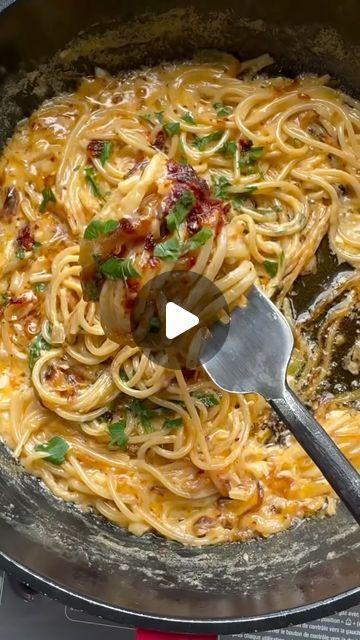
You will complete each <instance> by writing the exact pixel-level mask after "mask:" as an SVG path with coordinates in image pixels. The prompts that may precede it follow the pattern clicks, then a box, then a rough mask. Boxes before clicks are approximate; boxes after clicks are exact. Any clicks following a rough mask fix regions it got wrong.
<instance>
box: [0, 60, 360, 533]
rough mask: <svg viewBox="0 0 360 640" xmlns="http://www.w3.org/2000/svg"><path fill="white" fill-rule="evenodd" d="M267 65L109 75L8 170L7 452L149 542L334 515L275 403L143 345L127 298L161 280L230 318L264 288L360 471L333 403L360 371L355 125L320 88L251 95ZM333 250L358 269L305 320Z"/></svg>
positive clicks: (5, 161)
mask: <svg viewBox="0 0 360 640" xmlns="http://www.w3.org/2000/svg"><path fill="white" fill-rule="evenodd" d="M269 63H271V59H269V57H268V56H262V57H261V58H260V59H257V60H255V61H250V62H248V63H239V62H238V61H237V60H235V59H234V58H232V57H231V56H225V55H223V56H221V57H219V60H218V62H211V63H208V64H206V63H204V62H201V63H197V62H196V61H193V62H186V63H183V64H177V65H164V66H162V67H158V68H153V69H142V70H140V71H134V72H131V73H129V74H127V75H123V76H121V77H120V76H119V77H113V76H110V75H108V74H107V73H106V72H104V71H101V70H98V72H97V74H96V75H95V76H94V77H92V78H85V79H84V80H83V82H82V83H81V85H80V86H79V88H78V90H77V91H76V92H75V93H73V94H66V95H65V94H64V95H60V96H58V97H55V98H52V99H51V100H48V101H47V102H45V103H44V104H43V105H42V106H41V107H40V108H39V109H38V110H37V111H36V112H35V113H33V115H32V116H31V117H30V118H29V119H27V120H24V121H22V122H21V123H20V124H19V126H18V128H17V130H16V132H15V133H14V135H13V137H12V139H11V140H10V141H9V143H8V145H7V147H6V148H5V150H4V151H3V155H2V158H1V161H0V180H1V191H2V198H1V204H2V209H1V211H0V233H1V247H2V250H1V252H0V294H1V315H2V333H1V350H0V355H1V359H0V367H1V371H0V435H1V437H2V438H3V440H4V441H5V442H6V443H7V445H8V446H9V447H10V449H11V450H12V451H13V453H14V456H16V457H17V458H19V460H20V461H21V463H22V464H23V465H24V466H25V468H26V469H27V471H28V472H30V473H32V474H34V475H36V476H38V477H39V478H41V479H42V480H43V481H44V482H45V484H46V485H47V486H48V488H49V489H50V490H51V491H52V492H53V493H54V494H55V495H56V496H58V497H59V498H61V499H63V500H66V501H69V502H73V503H75V504H77V505H80V506H82V507H86V508H94V509H95V510H96V511H97V512H98V513H100V514H102V515H103V516H104V517H105V518H106V519H108V520H110V521H111V522H113V523H116V524H118V525H120V526H122V527H127V528H128V529H129V531H130V532H132V533H133V534H136V535H141V534H143V533H145V532H147V531H155V532H158V533H159V534H161V535H163V536H165V537H168V538H170V539H172V540H176V541H178V542H181V543H184V544H190V545H205V544H210V543H218V542H225V541H234V540H247V539H249V538H252V537H254V536H269V535H271V534H273V533H277V532H280V531H282V530H284V529H286V528H288V527H289V526H291V524H292V523H293V522H294V521H295V520H296V519H299V518H304V517H307V516H310V515H312V514H315V513H318V514H324V515H332V514H333V513H334V511H335V507H336V499H335V496H334V494H333V492H332V491H331V489H330V487H329V485H328V484H327V482H326V481H325V480H324V478H323V477H322V476H321V474H320V472H319V471H318V469H317V468H316V467H315V465H314V464H313V463H312V462H311V461H310V459H309V458H308V457H307V456H306V455H305V453H304V451H303V450H302V449H301V447H300V446H299V445H298V444H297V443H296V441H295V440H294V439H293V438H292V437H291V436H290V435H289V434H288V433H287V432H286V431H284V428H283V427H282V426H281V425H279V424H278V423H277V421H276V419H275V418H274V416H273V414H272V413H271V410H270V408H269V406H268V405H267V404H266V403H265V401H264V400H263V399H262V398H261V397H260V396H257V395H247V396H244V395H236V394H228V393H225V392H223V391H220V390H219V389H217V388H216V386H215V385H214V384H213V383H212V382H211V381H210V380H209V379H208V378H207V376H206V374H205V373H204V372H203V371H202V370H201V368H199V369H196V370H195V371H189V370H182V371H172V370H167V369H164V368H162V367H160V366H158V365H156V364H154V363H153V362H152V361H151V360H149V359H148V358H147V354H146V353H143V352H141V350H140V349H139V348H138V347H137V346H136V345H134V344H133V343H132V342H131V339H130V337H129V325H128V313H127V311H128V306H127V304H128V300H129V298H130V299H131V298H133V297H134V296H136V293H137V291H138V290H139V288H140V287H141V286H142V284H144V283H145V282H146V281H147V280H149V279H150V278H151V277H153V276H154V275H157V274H159V273H163V272H164V271H169V270H171V269H174V268H176V269H182V270H188V269H191V270H192V271H195V272H197V273H201V274H203V275H205V276H206V277H207V278H209V279H210V280H213V281H214V282H215V283H216V285H217V286H218V287H219V288H220V289H221V291H222V292H223V294H224V296H225V298H226V300H227V301H228V302H229V304H230V305H232V306H233V305H235V304H237V303H239V302H244V301H245V300H246V292H247V290H248V289H249V287H251V285H252V284H253V283H254V282H257V283H258V284H259V286H261V287H262V288H263V290H264V291H265V292H266V294H267V295H268V296H271V297H272V298H273V299H274V301H275V302H276V304H278V305H279V307H280V308H281V309H282V311H283V312H284V313H285V315H286V317H287V319H288V320H289V322H290V324H291V326H292V328H293V332H294V337H295V350H294V354H293V358H292V362H291V364H290V367H289V382H290V384H291V385H292V386H293V387H294V388H295V389H296V390H297V392H298V393H299V394H300V396H301V397H302V398H303V400H304V401H306V402H307V403H308V404H309V405H310V406H311V407H312V410H313V412H314V414H315V415H316V417H317V419H318V420H319V421H320V422H321V424H322V425H323V426H324V427H325V429H326V430H327V431H328V433H329V434H330V435H331V436H332V437H333V438H334V440H335V441H336V443H337V444H338V446H339V447H340V448H341V449H342V451H343V452H344V453H345V455H347V456H348V457H349V458H350V460H351V461H352V462H353V463H354V464H356V465H357V466H358V467H359V466H360V451H359V433H360V431H359V429H360V413H359V411H358V409H357V408H356V401H357V400H358V399H359V395H360V392H359V391H358V390H357V389H356V387H354V388H351V390H350V391H346V390H341V389H340V390H338V392H337V393H336V392H335V391H336V390H335V391H334V390H333V389H331V388H330V387H329V385H328V378H329V372H330V371H331V369H332V366H333V365H332V363H333V361H334V359H335V357H336V356H335V353H336V349H337V347H338V346H339V345H341V344H342V345H344V344H346V354H345V356H344V358H343V363H342V364H343V366H344V367H345V368H347V369H348V370H349V371H350V372H351V373H352V374H353V375H357V374H358V373H359V362H360V355H359V345H358V343H357V342H356V338H353V340H352V341H350V343H349V344H347V343H346V340H347V338H346V337H345V336H344V332H343V323H344V321H348V320H349V318H350V319H351V318H354V317H355V316H356V313H357V308H358V297H359V292H360V284H359V283H360V280H359V274H358V267H359V265H360V218H359V215H360V214H359V211H360V183H359V171H360V153H359V152H360V106H359V104H358V103H357V102H356V101H354V100H353V99H351V98H350V97H349V96H346V95H343V94H342V93H340V92H338V91H336V90H334V89H333V88H331V87H329V86H327V83H328V78H327V77H321V78H320V77H315V76H306V77H301V78H297V79H296V80H291V79H287V78H283V77H276V78H269V77H266V76H265V75H258V72H259V70H261V68H262V67H266V66H267V65H268V64H269ZM256 74H257V75H256ZM325 237H327V238H328V241H329V243H330V247H331V250H332V252H333V253H334V254H335V255H336V258H337V260H338V261H339V262H347V263H348V264H349V265H351V267H352V268H353V269H352V270H350V268H348V270H347V271H346V273H345V275H344V276H343V277H342V278H341V279H339V280H338V281H337V282H336V283H335V285H334V287H333V288H332V289H331V290H329V291H328V292H327V293H324V295H323V296H321V297H320V298H319V300H318V302H317V303H316V305H314V307H313V308H312V309H311V310H310V312H309V314H307V315H304V316H302V317H301V318H298V319H297V318H295V317H294V313H293V311H292V304H291V292H292V287H293V285H294V282H295V281H296V280H297V279H298V278H299V276H301V275H304V274H307V273H309V272H313V271H315V270H316V267H317V256H316V252H317V249H318V247H319V245H320V243H321V241H322V240H323V239H324V238H325ZM116 310H117V311H118V312H119V313H118V314H117V315H116V314H115V312H116ZM100 314H102V317H101V318H100ZM115 315H116V317H117V321H116V323H115V326H114V322H113V319H114V317H115ZM100 320H101V321H100ZM119 322H120V328H119ZM104 328H105V331H104ZM264 331H266V327H264Z"/></svg>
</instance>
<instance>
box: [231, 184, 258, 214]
mask: <svg viewBox="0 0 360 640" xmlns="http://www.w3.org/2000/svg"><path fill="white" fill-rule="evenodd" d="M256 190H257V187H255V186H250V187H245V189H243V190H242V191H239V192H238V193H235V194H234V195H233V197H232V198H231V204H232V206H233V208H234V209H236V211H241V209H242V208H243V206H244V202H245V201H246V200H247V199H248V197H249V195H250V194H251V193H254V191H256Z"/></svg>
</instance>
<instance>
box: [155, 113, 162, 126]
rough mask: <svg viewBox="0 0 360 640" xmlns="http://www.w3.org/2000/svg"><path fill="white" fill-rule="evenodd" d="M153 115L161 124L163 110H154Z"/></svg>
mask: <svg viewBox="0 0 360 640" xmlns="http://www.w3.org/2000/svg"><path fill="white" fill-rule="evenodd" d="M154 116H155V118H156V119H157V121H158V122H160V124H162V123H163V122H164V112H163V111H155V113H154Z"/></svg>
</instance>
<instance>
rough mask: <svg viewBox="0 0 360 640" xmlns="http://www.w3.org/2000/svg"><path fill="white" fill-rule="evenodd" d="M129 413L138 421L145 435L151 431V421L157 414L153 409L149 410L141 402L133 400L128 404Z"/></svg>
mask: <svg viewBox="0 0 360 640" xmlns="http://www.w3.org/2000/svg"><path fill="white" fill-rule="evenodd" d="M129 411H130V413H132V415H133V416H135V418H137V419H138V420H139V422H140V425H141V426H142V428H143V429H144V431H145V433H150V432H151V431H152V430H153V427H152V424H151V419H152V418H154V417H155V416H156V415H157V413H156V411H154V410H153V409H149V407H147V406H146V404H145V402H143V400H138V399H137V398H135V399H133V400H132V401H131V402H130V405H129Z"/></svg>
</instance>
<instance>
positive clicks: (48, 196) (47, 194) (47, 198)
mask: <svg viewBox="0 0 360 640" xmlns="http://www.w3.org/2000/svg"><path fill="white" fill-rule="evenodd" d="M41 193H42V201H41V203H40V206H39V211H40V213H45V211H46V209H47V206H48V204H49V202H56V197H55V194H54V192H53V190H52V189H50V187H45V189H43V190H42V192H41Z"/></svg>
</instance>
